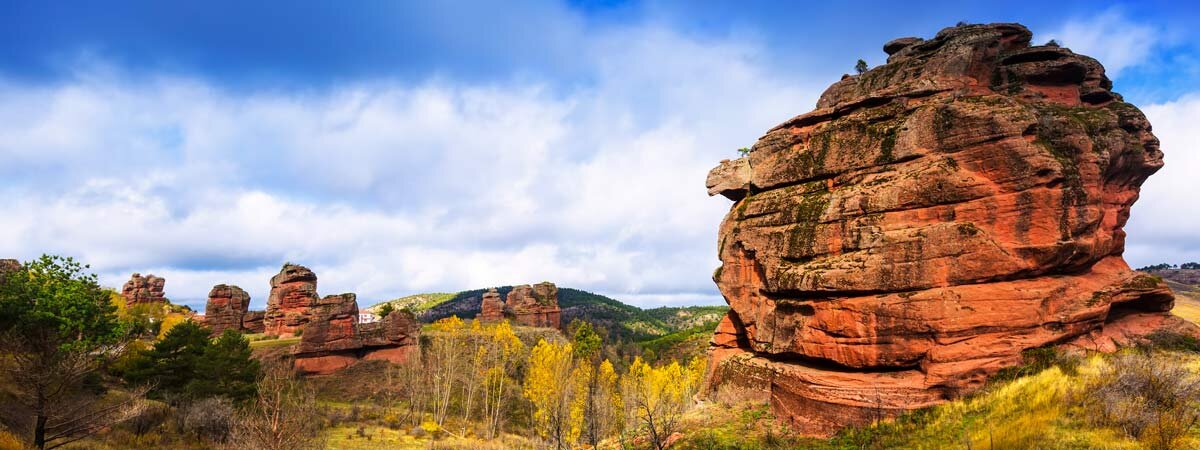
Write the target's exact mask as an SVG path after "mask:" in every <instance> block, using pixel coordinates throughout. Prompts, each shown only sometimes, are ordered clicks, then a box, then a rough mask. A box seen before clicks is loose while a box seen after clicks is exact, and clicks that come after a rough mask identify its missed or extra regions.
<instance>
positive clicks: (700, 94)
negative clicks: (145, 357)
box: [0, 1, 1200, 306]
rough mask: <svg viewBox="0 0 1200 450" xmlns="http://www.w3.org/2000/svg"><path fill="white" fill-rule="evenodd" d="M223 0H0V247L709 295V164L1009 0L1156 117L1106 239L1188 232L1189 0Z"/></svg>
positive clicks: (261, 285) (380, 276)
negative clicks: (864, 69)
mask: <svg viewBox="0 0 1200 450" xmlns="http://www.w3.org/2000/svg"><path fill="white" fill-rule="evenodd" d="M111 3H116V2H111ZM245 3H248V2H233V1H209V2H157V1H144V2H124V3H121V4H110V3H104V2H56V3H51V2H9V1H0V157H2V158H3V159H4V161H5V164H3V165H0V179H3V180H5V181H4V183H3V184H0V233H3V235H4V236H5V237H6V238H5V239H4V240H0V255H6V256H11V257H17V258H21V259H29V258H32V257H34V256H36V255H38V254H40V253H43V252H49V253H60V254H67V255H73V256H76V257H77V258H80V259H82V260H84V261H85V262H88V263H91V264H92V266H93V268H94V269H95V270H96V271H97V272H98V273H100V275H101V278H102V281H103V282H105V283H106V284H109V285H112V286H119V285H120V284H121V283H122V282H123V281H124V279H126V278H127V277H128V274H129V273H130V272H135V271H136V272H142V273H147V272H149V273H155V274H158V275H162V276H165V277H166V278H167V294H168V296H169V297H171V298H173V299H176V300H177V301H181V302H184V303H190V304H192V305H194V306H195V305H202V303H203V298H204V296H205V294H206V293H207V291H208V288H209V287H211V286H212V285H214V284H218V283H235V284H239V285H241V286H242V287H244V288H246V289H247V290H248V291H249V292H250V293H251V295H252V296H253V298H254V300H253V303H254V304H256V305H261V304H263V302H264V301H265V298H266V293H267V290H268V285H267V280H268V278H269V277H270V275H271V274H273V273H274V272H275V271H277V270H278V267H279V265H280V264H281V263H282V262H284V261H292V262H296V263H302V264H306V265H309V266H310V267H312V268H313V269H314V270H316V271H317V273H318V275H319V276H320V279H321V286H320V291H321V293H322V294H330V293H338V292H347V291H350V292H357V293H358V294H359V296H360V299H362V300H360V303H368V304H369V303H373V302H374V301H378V300H383V299H387V298H392V297H396V296H400V295H405V294H410V293H416V292H427V291H454V290H459V289H468V288H475V287H480V286H488V285H499V284H513V283H527V282H536V281H541V280H552V281H555V282H557V283H559V284H560V285H564V286H572V287H578V288H583V289H589V290H593V291H596V292H601V293H604V294H608V295H611V296H613V297H615V298H618V299H621V300H624V301H627V302H629V303H634V304H638V305H641V306H657V305H661V304H696V303H710V304H711V303H719V302H720V301H721V300H720V296H719V294H717V292H716V289H715V288H714V286H713V285H712V282H711V280H710V279H709V276H710V274H711V271H712V269H713V268H714V267H716V265H717V264H718V262H717V260H716V257H715V247H716V244H715V239H716V237H715V235H716V226H717V224H718V223H719V221H720V219H721V217H722V215H723V214H724V212H725V211H726V210H727V209H728V203H727V201H725V200H723V199H721V198H708V197H706V196H705V195H704V186H703V185H704V175H705V173H706V172H707V170H708V168H710V167H711V166H713V165H715V164H716V162H717V161H719V160H720V159H723V158H728V157H732V156H734V154H735V152H734V150H733V149H736V148H738V147H743V146H747V145H749V144H751V143H752V142H753V141H754V140H755V139H757V137H758V136H760V135H761V134H762V132H763V131H765V130H766V129H768V128H770V127H771V126H773V125H775V124H777V123H779V122H781V121H783V120H784V119H786V118H789V117H791V116H794V115H796V114H800V113H804V112H807V111H808V110H810V109H811V108H812V106H813V104H814V102H815V100H816V98H817V96H818V95H819V94H820V92H821V91H822V90H823V89H824V88H825V87H826V86H828V85H829V84H830V83H832V82H833V81H836V80H837V79H838V77H839V76H840V75H841V74H842V73H845V72H848V71H850V70H851V68H852V67H853V64H854V61H855V60H857V59H858V58H863V59H866V60H867V61H868V62H870V63H871V64H880V63H882V62H883V60H884V57H885V55H884V54H883V52H882V51H881V50H880V48H881V46H882V44H883V43H884V42H886V41H888V40H890V39H892V38H896V37H901V36H922V37H928V36H932V35H933V34H935V33H936V32H937V31H938V30H939V29H941V28H943V27H946V26H952V25H954V24H955V23H956V22H959V21H968V22H1008V21H1016V22H1021V23H1024V24H1026V25H1027V26H1029V27H1030V28H1031V29H1032V30H1033V31H1034V33H1035V40H1037V41H1044V40H1048V39H1051V38H1054V39H1057V40H1058V41H1059V42H1062V43H1063V44H1064V45H1065V46H1067V47H1070V48H1072V49H1074V50H1076V51H1077V52H1080V53H1084V54H1089V55H1092V56H1095V57H1097V58H1098V59H1100V61H1101V62H1102V63H1104V64H1105V66H1106V67H1107V68H1108V70H1109V74H1110V76H1111V77H1112V78H1113V79H1114V82H1115V85H1116V86H1115V89H1116V90H1117V91H1119V92H1121V93H1123V94H1124V95H1125V96H1126V99H1127V100H1129V101H1131V102H1133V103H1135V104H1137V105H1139V106H1141V107H1142V108H1143V109H1144V110H1145V111H1146V113H1147V115H1148V116H1150V118H1151V121H1152V123H1154V125H1155V131H1156V133H1157V134H1158V136H1159V137H1160V139H1162V140H1163V148H1164V151H1165V152H1166V153H1167V167H1166V168H1165V169H1164V170H1163V171H1161V172H1160V173H1159V174H1158V175H1156V176H1155V177H1153V178H1152V179H1151V180H1150V181H1149V182H1148V183H1147V185H1146V186H1145V189H1144V190H1143V196H1142V199H1141V200H1140V201H1139V203H1138V204H1137V206H1135V208H1134V213H1133V218H1132V220H1131V222H1130V224H1129V226H1128V227H1127V231H1128V232H1129V242H1128V244H1129V245H1128V251H1127V256H1128V259H1129V260H1130V263H1131V264H1134V265H1144V264H1150V263H1155V262H1160V261H1169V262H1175V263H1178V262H1183V261H1190V260H1200V237H1197V236H1198V235H1197V234H1196V233H1195V232H1194V231H1193V230H1195V224H1197V223H1200V212H1197V210H1200V208H1196V207H1195V206H1196V202H1195V199H1194V198H1193V192H1195V187H1196V185H1195V183H1194V181H1192V178H1193V175H1192V174H1194V173H1196V172H1197V171H1200V153H1198V152H1196V151H1195V149H1194V147H1195V145H1196V144H1197V143H1198V142H1200V132H1197V131H1195V130H1194V124H1195V123H1197V121H1198V120H1200V48H1198V47H1200V36H1197V32H1198V30H1197V29H1195V27H1193V26H1192V24H1194V23H1197V19H1200V17H1198V16H1200V14H1198V11H1200V9H1198V8H1197V7H1194V6H1190V5H1187V4H1185V3H1183V2H1179V3H1178V4H1173V3H1171V2H1158V3H1155V2H1138V3H1128V4H1111V5H1104V6H1100V7H1098V6H1097V5H1096V2H1069V1H1068V2H1054V3H1053V5H1048V4H1044V3H1037V2H1025V3H1021V4H1008V5H1003V6H998V5H996V4H995V3H994V2H988V3H984V2H980V3H975V4H970V3H965V2H927V3H922V4H919V5H909V4H904V5H903V6H901V5H900V4H897V3H896V2H878V3H872V2H853V3H846V2H821V3H813V4H808V5H802V4H798V3H796V2H723V3H717V2H711V3H710V2H685V1H680V2H671V1H666V2H623V1H579V2H566V3H563V2H493V3H470V2H384V1H379V2H309V1H302V2H263V3H259V4H256V5H247V4H245Z"/></svg>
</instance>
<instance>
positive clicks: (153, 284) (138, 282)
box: [121, 273, 167, 306]
mask: <svg viewBox="0 0 1200 450" xmlns="http://www.w3.org/2000/svg"><path fill="white" fill-rule="evenodd" d="M166 284H167V280H165V279H163V278H162V277H156V276H154V275H146V276H142V275H141V274H139V273H135V274H133V276H131V277H129V281H126V282H125V285H124V286H122V287H121V296H122V297H125V305H126V306H134V305H142V304H147V303H166V302H167V298H166V296H165V295H163V289H164V288H165V287H166Z"/></svg>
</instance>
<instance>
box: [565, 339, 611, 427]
mask: <svg viewBox="0 0 1200 450" xmlns="http://www.w3.org/2000/svg"><path fill="white" fill-rule="evenodd" d="M568 329H573V330H574V332H573V333H572V338H571V343H572V346H573V348H574V352H575V358H576V359H577V360H578V362H577V363H576V369H575V370H576V372H577V373H576V374H574V375H573V378H574V379H575V382H576V384H577V390H578V392H579V395H578V396H577V398H576V400H575V407H574V408H573V410H572V414H573V415H575V416H576V417H577V420H578V421H579V423H581V424H582V427H583V429H582V430H581V435H582V438H583V440H584V441H585V442H586V443H587V444H588V445H591V446H592V447H596V446H597V445H599V444H600V441H601V440H603V439H604V438H605V437H607V436H608V435H609V433H610V432H611V429H612V423H613V421H612V411H613V410H612V404H613V401H614V398H613V396H614V395H615V394H616V389H615V383H616V374H615V372H613V367H612V363H610V362H609V361H608V360H604V361H603V362H601V361H600V357H601V351H602V350H603V340H602V339H601V338H600V334H599V333H597V332H596V330H595V329H594V328H593V327H592V324H591V323H588V322H584V321H580V320H575V321H572V323H571V325H570V326H569V327H568ZM605 370H607V372H605Z"/></svg>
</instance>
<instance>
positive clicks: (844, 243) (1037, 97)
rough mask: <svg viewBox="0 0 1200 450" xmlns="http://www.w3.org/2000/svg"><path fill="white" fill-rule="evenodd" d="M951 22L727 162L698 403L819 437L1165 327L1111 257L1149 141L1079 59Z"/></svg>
mask: <svg viewBox="0 0 1200 450" xmlns="http://www.w3.org/2000/svg"><path fill="white" fill-rule="evenodd" d="M1030 38H1031V34H1030V32H1029V31H1028V30H1027V29H1026V28H1025V27H1023V26H1021V25H1016V24H993V25H966V26H959V27H954V28H948V29H945V30H942V31H941V32H940V33H938V34H937V36H936V37H934V38H933V39H930V40H928V41H926V40H922V39H916V38H905V39H899V40H896V41H892V42H890V43H888V44H887V45H886V46H885V47H884V48H885V51H886V52H887V53H888V54H889V55H890V56H889V57H888V63H887V64H886V65H883V66H879V67H876V68H874V69H871V70H869V71H867V72H866V73H863V74H861V75H858V76H847V77H844V78H843V79H842V80H841V81H839V82H837V83H835V84H834V85H833V86H831V87H830V88H829V89H828V90H826V91H825V93H824V94H823V95H822V96H821V98H820V100H819V101H818V103H817V109H816V110H814V111H812V112H810V113H807V114H804V115H801V116H797V117H795V118H792V119H790V120H788V121H786V122H784V123H783V124H781V125H779V126H777V127H775V128H773V129H771V130H770V131H768V132H767V134H766V135H765V136H763V137H762V138H761V139H759V141H758V142H757V143H756V144H755V145H754V147H753V148H752V149H751V153H750V155H749V156H748V157H747V158H743V159H739V160H735V161H726V162H723V163H722V164H721V166H719V167H718V168H716V169H714V170H713V172H712V173H711V174H710V177H709V180H708V187H709V189H710V194H717V193H720V194H723V195H725V196H726V197H729V198H730V199H733V200H735V202H736V203H735V204H734V205H733V207H732V208H731V210H730V212H729V214H728V215H727V216H726V217H725V220H724V222H723V223H722V224H721V228H720V236H719V256H720V259H721V261H722V266H721V268H720V269H718V270H717V272H716V273H715V274H714V277H713V278H714V281H716V283H717V285H718V287H719V288H720V290H721V293H722V294H723V295H724V297H725V299H726V301H727V302H728V303H729V305H730V311H729V313H728V315H727V317H726V318H725V321H724V322H723V323H722V324H721V326H720V327H719V329H718V330H717V333H716V335H715V336H714V339H713V350H712V364H713V366H712V370H711V371H710V376H709V379H708V383H707V385H708V390H709V392H710V394H717V397H718V398H719V397H720V395H719V394H721V392H722V391H724V390H731V391H737V392H743V393H746V394H745V395H751V396H753V397H755V398H761V399H769V400H770V402H771V404H772V406H773V409H774V411H775V414H776V416H778V417H780V418H783V419H785V420H788V421H791V422H792V423H793V424H795V425H796V426H797V428H798V429H799V430H800V431H802V432H805V433H808V434H815V435H827V434H830V433H832V432H834V431H836V430H837V429H839V428H841V427H843V426H846V425H851V424H856V423H862V422H864V421H866V420H868V419H869V418H871V417H875V416H876V415H877V414H879V413H880V412H883V413H885V414H895V413H899V412H902V411H905V410H910V409H914V408H920V407H924V406H929V405H933V404H936V403H939V402H942V401H945V400H946V399H948V398H951V397H953V396H955V395H959V394H961V393H964V392H968V391H970V390H972V389H976V388H978V387H980V386H981V385H982V384H983V383H984V382H985V380H986V379H987V378H988V377H989V376H990V375H992V374H994V373H995V372H997V371H998V370H1000V369H1001V368H1003V367H1006V366H1010V365H1014V364H1017V363H1019V362H1020V360H1021V352H1022V351H1023V350H1026V349H1030V348H1035V347H1041V346H1047V345H1054V344H1062V343H1068V342H1070V343H1071V344H1072V345H1078V346H1083V347H1088V348H1097V349H1111V348H1114V347H1115V346H1116V345H1119V344H1123V343H1127V342H1129V341H1130V340H1131V339H1137V338H1138V336H1140V335H1141V334H1144V333H1145V332H1147V331H1149V330H1152V329H1157V328H1162V327H1170V328H1174V329H1178V330H1183V331H1187V332H1194V329H1187V327H1186V325H1184V324H1182V323H1181V321H1179V320H1178V319H1176V318H1174V317H1173V316H1170V315H1169V313H1168V311H1169V310H1170V309H1171V307H1172V305H1173V296H1172V294H1171V291H1170V290H1169V289H1168V288H1167V287H1166V285H1164V284H1163V283H1162V282H1161V280H1159V279H1157V278H1154V277H1151V276H1148V275H1144V274H1139V273H1136V272H1134V271H1132V270H1130V269H1129V267H1128V265H1126V263H1125V261H1124V260H1123V259H1122V258H1121V254H1122V252H1123V250H1124V244H1125V233H1124V231H1122V227H1123V226H1124V225H1125V221H1126V220H1127V219H1128V217H1129V209H1130V206H1131V205H1132V204H1133V202H1134V201H1135V200H1136V199H1137V197H1138V191H1139V187H1140V185H1141V184H1142V182H1143V181H1145V180H1146V178H1147V177H1149V176H1150V175H1151V174H1153V173H1154V172H1155V171H1157V170H1158V169H1159V168H1160V167H1162V164H1163V161H1162V152H1161V151H1159V144H1158V140H1157V139H1155V137H1154V135H1153V134H1151V133H1150V124H1149V123H1148V122H1147V121H1146V118H1145V116H1143V115H1142V113H1141V111H1139V110H1138V109H1137V108H1136V107H1134V106H1133V105H1130V104H1128V103H1125V102H1124V101H1122V98H1121V96H1119V95H1117V94H1116V93H1114V92H1112V91H1111V90H1110V88H1111V87H1112V83H1111V82H1110V81H1109V80H1108V78H1107V77H1106V76H1105V75H1104V69H1103V67H1101V65H1100V64H1099V63H1098V62H1096V60H1094V59H1092V58H1089V57H1086V56H1082V55H1077V54H1075V53H1072V52H1071V51H1070V50H1067V49H1065V48H1059V47H1057V46H1030Z"/></svg>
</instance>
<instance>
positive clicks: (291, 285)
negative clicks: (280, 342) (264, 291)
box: [263, 264, 321, 336]
mask: <svg viewBox="0 0 1200 450" xmlns="http://www.w3.org/2000/svg"><path fill="white" fill-rule="evenodd" d="M320 301H321V298H320V297H318V296H317V275H316V274H314V273H313V271H311V270H309V269H308V268H307V267H304V266H299V265H295V264H284V266H283V268H282V269H280V270H279V274H277V275H275V276H274V277H271V294H270V297H268V298H267V311H266V315H265V316H264V318H263V324H264V332H265V333H266V334H267V335H272V336H291V335H294V334H295V333H296V330H298V329H300V328H302V327H303V326H304V324H306V323H308V320H309V309H311V308H313V307H314V306H316V305H317V304H318V303H319V302H320Z"/></svg>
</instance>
